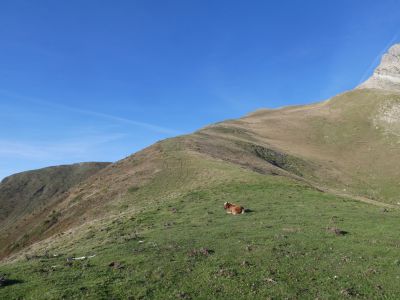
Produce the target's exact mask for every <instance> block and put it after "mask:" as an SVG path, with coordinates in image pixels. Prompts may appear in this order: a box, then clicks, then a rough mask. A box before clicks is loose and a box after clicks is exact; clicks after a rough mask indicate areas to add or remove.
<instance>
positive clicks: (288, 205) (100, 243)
mask: <svg viewBox="0 0 400 300" xmlns="http://www.w3.org/2000/svg"><path fill="white" fill-rule="evenodd" d="M164 147H165V148H167V149H166V150H168V148H170V147H175V146H174V145H173V144H172V143H168V142H167V143H166V144H165V145H164ZM169 150H170V149H169ZM168 153H169V154H168V156H167V157H166V158H165V159H166V163H165V165H166V166H168V167H165V168H163V169H162V171H160V172H159V173H157V175H156V176H155V177H154V178H152V179H151V181H150V182H149V184H146V185H143V186H141V187H139V188H138V187H137V186H133V187H132V188H130V189H129V193H128V194H126V195H125V196H124V197H121V198H119V199H118V201H113V202H110V203H108V204H107V207H108V210H109V214H108V215H107V217H105V218H102V219H97V220H93V221H92V222H89V223H86V224H84V225H82V226H81V227H79V228H78V229H73V230H71V232H72V233H73V234H69V232H67V233H65V234H63V235H60V236H58V237H55V238H52V239H49V240H47V241H45V242H43V243H40V244H38V245H36V246H35V247H33V248H32V249H31V250H30V251H29V255H32V254H33V253H35V254H36V255H38V257H36V258H31V259H29V260H26V259H22V260H17V261H14V262H9V263H3V265H1V267H0V273H6V274H7V277H8V278H9V279H11V280H14V281H10V285H9V286H6V287H3V288H0V298H1V299H3V298H4V299H18V298H24V299H60V298H81V297H86V298H89V299H99V298H107V299H110V298H113V299H118V298H124V299H125V298H128V297H131V298H133V299H140V298H143V299H144V298H161V299H177V298H178V299H179V298H180V299H190V298H192V299H213V298H218V299H240V298H241V299H249V298H254V299H265V298H268V297H273V298H283V297H290V298H310V299H311V298H312V299H315V298H316V297H319V298H328V297H330V298H336V297H342V296H345V295H349V296H352V295H354V296H355V295H359V296H360V297H364V298H369V299H370V298H373V297H375V298H377V297H387V298H393V299H394V298H398V297H399V292H398V280H399V275H400V257H399V255H398V248H399V246H400V243H399V241H398V232H397V229H396V228H397V224H398V218H399V212H398V211H396V210H393V211H389V212H383V211H382V209H381V208H378V207H376V206H371V205H366V204H363V203H359V202H354V201H350V200H348V199H343V198H338V197H336V196H332V195H329V194H325V193H321V192H318V191H316V190H314V189H311V188H310V187H308V186H305V185H303V184H301V183H298V182H295V181H293V180H290V179H288V178H285V177H281V176H271V175H267V176H265V175H261V174H258V173H256V172H252V171H250V170H247V169H244V168H241V167H238V166H237V165H233V164H230V163H226V162H223V161H219V160H213V159H209V158H208V157H206V156H203V155H199V154H198V153H195V152H191V151H181V150H179V149H178V148H177V149H176V150H175V151H170V152H168ZM227 200H228V201H233V202H238V203H240V204H242V205H244V206H246V207H248V208H250V209H251V210H252V211H253V212H250V213H247V214H244V215H240V216H231V215H227V214H225V212H224V211H223V209H222V204H223V202H224V201H227ZM330 226H336V227H339V228H341V229H343V230H346V231H348V232H349V234H347V235H345V236H336V235H334V234H332V233H330V232H327V231H326V227H330ZM203 247H204V248H208V249H210V250H212V251H213V253H212V254H210V255H208V256H207V255H202V254H198V255H191V253H192V254H193V250H194V249H200V248H203ZM53 254H57V255H58V256H57V257H53ZM90 254H96V256H95V257H93V258H91V259H88V260H84V261H74V262H72V263H67V261H66V258H67V257H71V256H82V255H90ZM111 262H118V263H120V264H121V265H122V266H123V268H120V269H118V268H113V267H110V266H109V264H110V263H111Z"/></svg>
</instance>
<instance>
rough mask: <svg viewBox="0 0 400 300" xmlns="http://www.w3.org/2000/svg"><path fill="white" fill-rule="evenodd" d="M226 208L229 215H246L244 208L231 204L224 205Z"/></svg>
mask: <svg viewBox="0 0 400 300" xmlns="http://www.w3.org/2000/svg"><path fill="white" fill-rule="evenodd" d="M224 208H225V210H226V212H227V213H228V214H232V215H238V214H244V207H243V206H239V205H236V204H232V203H229V202H225V203H224Z"/></svg>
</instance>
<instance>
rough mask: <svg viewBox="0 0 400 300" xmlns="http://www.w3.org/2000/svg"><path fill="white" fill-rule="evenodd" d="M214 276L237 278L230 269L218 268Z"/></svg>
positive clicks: (235, 273) (234, 272)
mask: <svg viewBox="0 0 400 300" xmlns="http://www.w3.org/2000/svg"><path fill="white" fill-rule="evenodd" d="M215 275H216V276H220V277H226V278H232V277H235V276H237V272H236V271H235V270H232V269H228V268H224V267H220V268H219V270H218V271H217V272H216V274H215Z"/></svg>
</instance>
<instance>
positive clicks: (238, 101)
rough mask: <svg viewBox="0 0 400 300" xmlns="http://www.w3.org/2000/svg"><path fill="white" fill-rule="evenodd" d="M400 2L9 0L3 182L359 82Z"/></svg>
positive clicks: (388, 36)
mask: <svg viewBox="0 0 400 300" xmlns="http://www.w3.org/2000/svg"><path fill="white" fill-rule="evenodd" d="M399 11H400V2H399V1H385V0H383V1H368V0H363V1H356V0H346V1H344V0H342V1H322V0H321V1H311V0H308V1H300V0H298V1H296V0H292V1H282V0H280V1H233V0H231V1H223V0H213V1H206V0H182V1H173V0H170V1H164V0H160V1H154V0H143V1H134V0H132V1H97V0H96V1H86V0H80V1H74V0H70V1H41V0H38V1H28V0H26V1H20V0H12V1H11V0H10V1H1V2H0V39H1V40H0V179H1V178H3V177H4V176H7V175H10V174H12V173H15V172H19V171H23V170H28V169H35V168H40V167H45V166H49V165H57V164H65V163H73V162H80V161H115V160H118V159H121V158H123V157H125V156H127V155H129V154H131V153H133V152H136V151H138V150H140V149H142V148H144V147H146V146H148V145H150V144H152V143H154V142H156V141H157V140H161V139H164V138H167V137H171V136H175V135H179V134H185V133H190V132H193V131H195V130H196V129H198V128H201V127H203V126H205V125H207V124H210V123H213V122H217V121H221V120H224V119H229V118H237V117H240V116H242V115H244V114H246V113H248V112H251V111H253V110H256V109H258V108H265V107H267V108H275V107H279V106H283V105H290V104H302V103H310V102H315V101H319V100H324V99H327V98H329V97H331V96H333V95H335V94H337V93H341V92H343V91H345V90H349V89H352V88H353V87H355V86H356V85H357V84H358V83H360V81H362V80H363V79H365V78H366V77H368V76H369V75H370V74H371V73H372V71H373V68H374V67H375V66H376V64H378V62H379V60H378V59H377V57H379V56H380V55H381V53H382V51H384V50H385V49H386V48H387V47H388V46H389V44H391V43H395V42H399V41H400V38H399V29H400V15H399Z"/></svg>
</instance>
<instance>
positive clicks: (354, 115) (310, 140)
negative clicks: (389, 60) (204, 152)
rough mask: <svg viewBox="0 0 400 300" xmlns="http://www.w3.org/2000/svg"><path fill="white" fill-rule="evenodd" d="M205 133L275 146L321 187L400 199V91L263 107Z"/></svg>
mask: <svg viewBox="0 0 400 300" xmlns="http://www.w3.org/2000/svg"><path fill="white" fill-rule="evenodd" d="M200 133H203V134H206V135H208V136H211V137H215V138H216V137H218V138H219V139H225V140H236V141H237V142H238V141H240V142H242V143H247V144H257V145H260V146H263V147H264V148H267V149H274V150H275V151H276V152H278V153H281V155H283V156H285V155H286V157H288V158H292V159H291V160H290V161H289V163H290V164H289V166H288V165H287V164H286V165H285V164H283V165H282V166H280V167H282V168H283V169H286V170H287V171H289V172H290V173H292V174H295V175H300V177H302V179H306V180H308V181H310V182H313V183H314V184H317V185H318V186H323V187H329V188H332V189H336V190H338V191H341V192H346V193H348V194H352V195H359V196H365V197H368V198H370V199H375V200H378V201H382V202H386V203H392V204H397V203H398V202H399V203H400V198H399V193H400V184H399V180H398V178H399V177H400V95H399V94H398V93H393V92H386V91H382V90H373V89H359V90H354V91H350V92H346V93H343V94H341V95H338V96H336V97H333V98H332V99H330V100H329V101H325V102H321V103H317V104H312V105H307V106H295V107H287V108H283V109H278V110H260V111H257V112H255V113H253V114H250V115H248V116H246V117H244V118H241V119H238V120H232V121H226V122H222V123H219V124H216V125H213V126H209V127H206V128H205V129H203V130H202V131H200ZM253 152H254V151H253ZM255 154H257V155H259V154H260V153H255ZM220 157H221V158H223V157H224V155H223V154H222V155H220ZM225 157H227V155H225ZM228 157H229V156H228ZM264 158H266V159H268V157H264ZM269 160H270V161H271V159H269ZM237 161H238V162H240V159H238V160H237ZM275 162H276V160H275ZM281 162H282V160H281ZM283 162H284V161H283ZM278 165H279V161H278Z"/></svg>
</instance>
